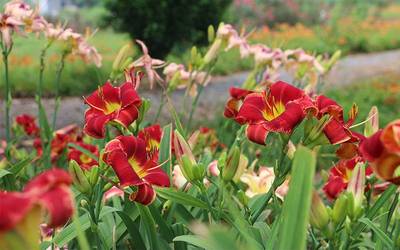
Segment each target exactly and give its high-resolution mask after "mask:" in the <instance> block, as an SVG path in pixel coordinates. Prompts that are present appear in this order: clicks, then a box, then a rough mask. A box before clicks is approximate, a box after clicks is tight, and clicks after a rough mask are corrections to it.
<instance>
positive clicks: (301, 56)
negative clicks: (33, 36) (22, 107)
mask: <svg viewBox="0 0 400 250" xmlns="http://www.w3.org/2000/svg"><path fill="white" fill-rule="evenodd" d="M37 13H38V12H37V10H36V9H35V10H34V9H31V7H30V6H29V5H27V4H26V3H24V2H22V1H19V0H14V1H11V2H10V3H8V4H7V5H6V7H5V11H4V13H2V14H1V20H2V23H0V25H2V26H0V28H1V39H2V40H1V44H2V45H3V46H2V49H3V60H4V62H5V65H4V66H5V73H6V74H5V75H6V79H5V80H6V82H7V84H8V85H9V84H12V83H10V82H9V79H8V78H7V73H8V67H7V56H8V54H9V53H11V49H12V48H13V46H12V38H13V35H15V34H18V35H20V34H21V35H22V34H24V33H26V32H39V33H41V32H43V34H44V35H45V37H47V38H48V44H47V45H46V46H45V47H44V48H45V49H44V50H42V54H41V55H42V56H41V59H40V61H41V63H42V66H43V67H45V64H44V60H43V58H44V57H45V55H46V51H47V49H48V47H49V46H51V45H52V44H53V42H56V41H57V42H60V43H61V44H63V46H64V47H63V48H64V49H63V50H62V51H63V52H62V54H61V61H60V68H59V69H60V70H59V71H58V73H59V77H61V72H62V68H63V64H64V59H65V56H67V55H69V54H76V55H80V56H82V57H83V59H84V60H89V61H92V62H94V63H95V64H96V65H99V66H100V63H99V62H100V58H101V56H100V55H98V53H97V52H96V49H95V48H93V47H91V46H89V45H88V44H87V42H86V40H85V38H83V36H81V35H80V34H77V33H74V32H72V31H71V30H70V29H68V28H65V27H61V26H58V25H51V24H49V23H47V22H46V21H45V19H44V18H43V17H41V16H39V15H38V14H37ZM208 36H209V42H210V44H209V47H208V48H207V50H205V51H203V50H200V49H197V48H196V47H194V48H193V49H192V56H191V58H190V61H189V62H188V64H187V65H183V64H177V63H175V62H164V61H162V60H159V59H154V58H152V57H151V51H149V50H148V49H147V47H146V45H145V43H143V42H142V41H139V40H137V41H136V43H137V44H138V46H139V48H140V49H141V51H142V53H143V55H142V56H140V57H139V58H131V56H130V55H129V53H128V48H129V46H125V47H124V48H122V49H121V51H120V52H119V53H118V55H117V56H116V59H115V62H114V64H113V69H112V72H110V77H109V79H107V80H105V81H104V83H101V85H100V86H99V87H98V89H97V90H93V92H92V93H91V94H89V95H87V96H86V97H84V98H83V100H82V102H83V103H85V104H86V106H87V109H86V111H85V113H84V114H82V118H83V120H84V125H83V126H82V127H79V126H78V125H74V124H73V125H69V126H66V127H64V128H60V129H56V127H55V124H56V123H55V121H56V120H57V109H58V108H56V109H55V110H54V112H53V113H52V114H53V116H52V118H53V120H52V122H49V121H48V118H47V115H46V109H45V107H43V105H42V102H41V85H40V82H39V84H38V95H37V97H36V100H37V104H38V110H39V112H38V114H37V116H32V115H28V114H19V115H18V116H17V117H16V118H15V122H14V123H13V124H11V119H10V116H9V114H10V113H9V111H10V108H12V106H11V91H10V90H11V89H10V88H7V91H6V93H7V98H6V101H7V103H6V105H5V108H6V116H5V120H6V135H7V136H6V140H2V141H1V144H0V157H1V158H0V159H1V161H0V187H1V191H0V248H1V249H85V250H87V249H192V248H193V247H199V248H204V249H228V248H229V249H244V248H247V249H282V250H285V249H306V248H307V249H353V248H366V249H367V248H383V249H389V248H398V247H399V246H400V217H399V215H400V214H399V210H398V197H399V195H398V193H397V185H398V184H399V183H400V181H399V180H400V179H399V178H400V177H399V176H400V175H399V173H400V172H399V169H398V168H399V166H400V120H395V121H393V122H392V123H390V124H388V125H386V126H384V127H383V128H380V127H379V117H378V109H377V108H376V107H373V108H372V109H371V112H370V114H369V115H368V116H367V117H365V119H364V121H362V122H361V123H358V124H355V120H356V118H357V113H358V109H357V106H356V105H353V106H352V107H345V108H344V107H342V106H341V105H340V104H339V103H337V102H336V101H335V100H332V99H330V98H329V97H327V96H325V95H324V94H323V93H321V91H322V90H323V78H324V75H326V73H327V72H329V70H330V69H331V68H332V67H333V65H334V64H335V62H336V61H337V59H338V57H339V55H340V52H337V53H336V54H334V55H333V56H332V57H331V58H327V57H322V56H315V55H312V54H308V53H306V52H305V51H303V50H302V49H296V50H286V51H284V50H282V49H280V48H270V47H268V46H266V45H264V44H249V43H248V42H247V39H246V37H247V35H245V34H244V32H242V33H239V32H237V30H236V29H235V28H234V27H232V26H231V25H229V24H220V26H219V27H218V28H217V30H216V31H215V30H214V28H213V27H210V28H209V30H208ZM14 49H15V48H14ZM234 49H237V50H238V51H239V53H240V55H241V57H243V58H244V57H251V58H253V59H254V69H253V70H252V71H251V72H250V74H249V76H248V78H247V79H246V80H245V81H244V82H243V83H242V85H241V86H232V87H231V88H230V90H229V93H226V96H229V97H227V100H226V105H225V108H223V106H222V107H221V114H220V115H221V116H225V125H224V127H225V128H228V127H230V128H231V129H232V132H231V135H230V136H229V137H230V138H221V133H220V132H219V129H212V128H207V127H199V128H198V129H193V128H194V127H195V126H194V125H193V120H194V119H195V118H198V117H196V112H195V111H196V108H197V106H198V101H199V98H200V96H201V94H202V90H203V89H204V88H205V87H206V86H207V84H208V83H210V81H211V79H212V70H213V67H214V65H215V63H216V62H217V61H218V60H219V59H220V55H221V54H223V53H224V52H225V51H228V50H234ZM282 70H286V71H287V72H289V73H291V75H292V77H293V78H292V81H291V82H285V81H282V80H279V79H280V73H281V72H282ZM161 72H163V74H161ZM42 77H43V71H42V70H41V71H40V72H39V79H40V80H42ZM78 80H79V79H77V81H78ZM146 83H148V84H149V85H150V87H151V88H152V89H153V91H158V92H160V105H159V107H158V110H157V112H156V114H155V115H154V114H152V113H151V112H149V109H150V106H151V102H150V100H148V99H146V98H144V97H143V95H142V93H141V90H142V89H141V86H143V84H146ZM156 87H158V88H156ZM177 89H186V90H185V91H184V93H182V94H183V95H184V100H183V102H184V103H183V105H181V106H182V109H181V110H180V109H177V108H176V106H177V103H176V102H174V100H173V99H172V98H171V93H173V92H174V91H176V90H177ZM188 102H191V104H192V105H187V104H188ZM60 103H61V105H62V102H60V101H59V100H58V104H60ZM56 107H57V105H56ZM187 107H190V109H189V110H187ZM347 108H348V109H349V112H348V114H346V112H345V109H347ZM222 111H223V112H222ZM162 112H168V113H169V114H170V115H171V117H172V119H171V121H170V122H169V123H166V124H165V125H164V126H161V125H160V124H159V123H158V120H159V119H158V118H159V115H160V114H161V113H162ZM7 124H8V125H7ZM362 127H364V131H362V130H360V128H362ZM326 152H329V153H326ZM326 155H328V157H329V161H326V159H325V158H326V157H327V156H326ZM266 158H267V160H266Z"/></svg>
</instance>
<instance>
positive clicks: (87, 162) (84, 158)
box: [68, 142, 99, 170]
mask: <svg viewBox="0 0 400 250" xmlns="http://www.w3.org/2000/svg"><path fill="white" fill-rule="evenodd" d="M76 144H77V145H78V146H80V147H82V148H84V149H86V150H88V151H89V152H91V153H92V154H94V155H96V156H99V150H98V148H97V146H95V145H91V144H86V143H83V142H77V143H76ZM68 160H74V161H76V163H78V164H79V166H81V168H83V169H85V170H89V169H91V168H92V167H93V166H96V165H98V162H97V161H96V160H95V159H92V158H91V157H89V156H88V155H86V154H84V153H82V151H80V150H78V149H76V148H70V149H69V152H68Z"/></svg>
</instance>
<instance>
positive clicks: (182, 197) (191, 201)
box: [156, 187, 208, 209]
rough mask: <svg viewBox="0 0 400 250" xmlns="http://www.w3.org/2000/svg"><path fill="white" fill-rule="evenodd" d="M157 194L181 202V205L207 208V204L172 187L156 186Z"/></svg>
mask: <svg viewBox="0 0 400 250" xmlns="http://www.w3.org/2000/svg"><path fill="white" fill-rule="evenodd" d="M156 191H157V195H159V196H160V197H162V198H164V199H167V200H171V201H173V202H176V203H179V204H182V205H187V206H192V207H199V208H203V209H207V208H208V207H207V204H206V203H205V202H204V201H202V200H199V199H197V198H195V197H193V196H191V195H188V194H187V193H184V192H181V191H176V190H174V189H172V188H159V187H157V188H156Z"/></svg>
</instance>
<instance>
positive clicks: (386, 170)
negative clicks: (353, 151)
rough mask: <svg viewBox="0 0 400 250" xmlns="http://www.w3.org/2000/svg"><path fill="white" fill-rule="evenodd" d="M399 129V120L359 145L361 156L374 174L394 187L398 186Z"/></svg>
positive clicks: (399, 162) (399, 159)
mask: <svg viewBox="0 0 400 250" xmlns="http://www.w3.org/2000/svg"><path fill="white" fill-rule="evenodd" d="M399 127H400V120H395V121H393V122H391V123H390V124H388V125H387V126H386V127H385V128H384V129H383V130H378V131H377V132H376V133H375V134H373V135H372V136H371V137H368V138H367V139H365V140H363V141H362V142H361V144H360V152H361V154H362V156H363V157H364V158H365V159H367V160H368V161H369V162H370V163H371V166H372V168H373V169H374V171H375V172H376V174H377V175H378V176H379V177H380V178H382V179H383V180H385V181H389V182H392V183H394V184H396V185H400V174H399V167H400V155H399V151H398V150H399V149H400V141H399V140H398V139H399V138H400V130H399Z"/></svg>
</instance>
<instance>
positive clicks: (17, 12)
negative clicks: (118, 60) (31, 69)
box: [0, 0, 102, 67]
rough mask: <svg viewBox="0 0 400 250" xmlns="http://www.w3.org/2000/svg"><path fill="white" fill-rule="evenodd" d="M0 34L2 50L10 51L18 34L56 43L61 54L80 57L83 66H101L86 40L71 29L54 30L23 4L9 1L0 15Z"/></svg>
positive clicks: (55, 28)
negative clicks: (62, 49)
mask: <svg viewBox="0 0 400 250" xmlns="http://www.w3.org/2000/svg"><path fill="white" fill-rule="evenodd" d="M0 32H1V37H2V42H3V44H4V47H5V48H11V46H12V43H13V41H12V35H13V33H17V34H20V35H23V36H25V35H26V33H31V32H33V33H37V34H41V33H42V34H43V35H44V36H45V37H46V38H47V39H48V40H49V43H52V42H53V41H59V42H60V43H61V44H62V45H63V46H64V53H65V54H69V53H71V54H72V55H76V56H80V57H82V59H83V60H84V61H85V62H93V63H94V64H95V65H96V66H97V67H100V66H101V61H102V57H101V55H100V54H99V53H98V52H97V50H96V48H95V47H93V46H91V45H90V44H89V43H88V41H87V40H88V37H84V36H83V35H82V34H79V33H76V32H74V31H73V30H72V29H70V28H64V27H61V26H60V25H57V26H55V25H54V24H52V23H49V22H47V21H46V19H45V18H44V17H43V16H41V15H40V14H39V9H38V8H32V7H31V6H30V5H29V4H27V3H25V2H24V1H22V0H12V1H10V2H8V3H7V4H5V7H4V12H3V13H0Z"/></svg>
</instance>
